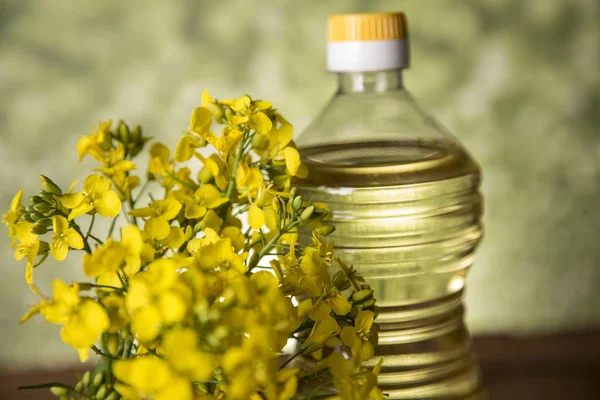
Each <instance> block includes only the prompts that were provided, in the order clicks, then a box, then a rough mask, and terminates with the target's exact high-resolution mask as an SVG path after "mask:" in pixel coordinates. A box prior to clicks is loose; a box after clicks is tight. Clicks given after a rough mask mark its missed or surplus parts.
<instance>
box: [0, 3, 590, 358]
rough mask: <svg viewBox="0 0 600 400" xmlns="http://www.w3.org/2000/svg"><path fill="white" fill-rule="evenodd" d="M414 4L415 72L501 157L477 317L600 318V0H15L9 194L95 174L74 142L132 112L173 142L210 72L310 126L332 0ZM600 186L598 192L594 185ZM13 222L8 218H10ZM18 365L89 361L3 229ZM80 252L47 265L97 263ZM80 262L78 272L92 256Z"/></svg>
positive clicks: (452, 121)
mask: <svg viewBox="0 0 600 400" xmlns="http://www.w3.org/2000/svg"><path fill="white" fill-rule="evenodd" d="M388 10H404V11H406V13H407V16H408V21H409V30H410V35H411V36H410V39H411V42H412V65H413V67H412V68H411V69H410V70H408V71H407V73H406V83H407V86H408V87H409V89H411V90H412V91H413V93H415V94H416V96H417V97H418V98H419V99H420V100H421V103H422V104H423V105H424V106H425V107H427V108H428V109H430V110H431V111H432V112H433V113H434V115H436V116H438V118H439V119H440V120H441V121H442V122H443V123H444V124H445V125H447V126H448V127H449V128H450V129H451V130H452V131H453V132H455V134H456V135H457V136H458V137H459V138H460V139H461V140H462V141H463V142H464V143H465V145H466V146H467V148H468V149H469V150H470V151H471V153H472V154H473V155H474V156H475V158H476V159H477V160H478V161H479V162H480V163H481V165H482V167H483V171H484V177H485V179H484V185H483V190H484V195H485V200H486V215H485V224H486V238H485V241H484V243H483V245H482V247H481V249H480V251H479V253H478V261H477V263H476V265H475V268H474V269H473V271H472V272H471V275H470V277H469V282H468V287H467V288H468V295H467V308H468V316H467V320H468V323H469V326H470V327H471V329H472V331H473V332H474V333H475V334H489V333H511V334H523V333H533V332H535V333H545V332H548V333H550V332H557V331H572V330H582V329H588V328H591V327H594V326H596V327H598V326H600V312H599V311H598V310H599V307H600V290H599V289H600V268H599V262H600V246H599V243H598V238H597V236H596V233H597V230H598V228H599V227H600V213H598V212H597V211H596V210H597V205H598V202H597V199H598V198H599V196H600V185H599V183H600V135H599V132H598V129H599V127H600V100H599V98H600V73H599V71H600V25H599V22H598V16H599V15H600V3H599V2H598V1H597V0H587V1H586V0H552V1H545V0H529V1H524V0H486V1H477V0H468V1H465V0H427V1H424V0H420V1H418V0H412V1H411V0H407V1H384V0H369V1H366V0H365V1H358V0H354V1H350V0H344V1H340V0H336V1H322V0H320V1H319V0H303V1H291V0H287V1H286V0H279V1H267V0H260V1H259V0H247V1H241V0H239V1H226V0H221V1H195V2H192V1H185V2H184V1H168V2H166V1H162V2H158V1H156V2H154V1H117V0H110V1H109V0H106V1H93V2H92V1H85V2H84V1H57V0H54V1H47V0H40V1H23V0H12V1H7V0H0V182H1V190H0V204H1V208H2V210H3V211H4V210H5V209H7V208H8V205H9V202H10V200H11V198H12V196H13V195H14V193H15V192H16V191H17V190H18V189H19V188H23V189H25V192H26V193H32V192H33V191H35V190H37V188H38V179H37V176H38V174H39V173H41V172H43V173H45V174H47V175H49V176H51V177H53V178H56V181H57V182H59V183H60V184H61V185H65V186H68V184H69V183H70V182H71V180H73V179H74V178H81V177H83V176H85V174H86V171H87V169H88V168H89V167H91V166H92V165H93V163H89V164H87V163H82V164H78V163H77V156H76V153H75V151H74V145H75V142H76V140H77V138H78V136H79V135H81V134H84V133H87V132H88V131H89V130H90V128H91V127H92V125H94V124H95V123H96V122H97V121H98V120H99V119H107V118H113V119H115V120H116V119H119V118H123V119H125V120H126V121H128V122H129V123H130V124H135V123H140V124H142V125H143V127H144V128H145V132H146V133H147V134H149V135H151V136H154V137H155V138H156V139H158V140H161V141H163V142H166V143H168V144H170V145H174V144H175V143H176V140H177V138H178V137H179V135H180V132H181V130H182V128H185V127H186V126H187V121H188V117H189V114H190V111H191V110H192V109H193V107H195V106H196V105H198V104H199V99H200V94H201V92H202V89H203V88H205V87H206V88H208V89H209V90H210V91H211V93H212V94H213V95H214V96H217V97H219V98H225V97H230V96H239V95H241V94H243V93H248V94H250V95H252V96H253V97H258V98H265V99H268V100H271V101H273V102H274V103H275V104H276V105H277V106H278V108H279V109H280V110H281V111H282V112H283V114H284V115H286V116H287V117H288V118H289V119H290V120H291V121H292V122H293V123H294V124H295V126H296V130H297V133H298V132H299V131H301V129H302V128H303V127H304V126H306V125H307V123H308V122H309V120H310V119H311V117H312V116H314V115H315V113H316V112H317V111H318V110H319V109H320V108H321V106H322V105H323V104H324V103H325V102H326V101H327V99H328V97H329V96H330V94H331V93H332V91H333V90H334V88H335V84H336V81H335V78H334V77H333V76H331V75H327V74H326V72H325V44H326V43H325V28H326V26H325V25H326V19H327V16H328V15H329V14H332V13H340V12H365V11H388ZM594 200H596V201H594ZM3 228H4V227H3ZM0 243H2V244H3V246H2V247H0V262H1V270H0V271H1V279H0V309H1V310H2V311H1V313H0V337H1V338H2V340H1V341H0V343H1V345H0V369H21V368H33V367H49V366H51V367H57V366H61V365H66V364H70V363H76V362H77V355H76V353H75V351H73V350H72V349H70V348H68V347H67V346H66V345H63V344H62V343H61V342H60V339H59V335H58V331H59V329H58V327H55V326H50V325H47V324H45V323H44V322H43V321H42V319H41V318H38V319H34V320H32V321H30V322H28V323H27V324H26V325H18V320H19V318H20V316H21V315H22V314H23V313H24V312H25V311H26V309H27V305H29V304H32V303H33V302H35V298H34V296H33V295H32V294H31V293H30V291H29V290H28V288H27V286H26V284H25V282H24V279H23V275H24V274H23V271H24V263H17V262H16V261H14V259H13V256H12V251H11V249H10V248H9V240H8V238H7V235H6V230H5V229H1V230H0ZM79 261H80V260H79V259H78V256H77V255H71V256H70V257H69V260H68V263H67V264H64V263H61V264H58V263H56V262H52V261H50V262H46V263H45V264H44V265H43V266H42V267H41V268H39V269H36V274H35V278H36V281H37V282H38V283H39V285H40V286H41V287H42V288H43V289H45V291H46V292H48V287H49V283H50V281H51V279H52V278H54V277H56V276H58V277H61V278H63V279H73V277H74V276H81V272H80V267H79V265H80V264H79ZM75 271H76V272H75Z"/></svg>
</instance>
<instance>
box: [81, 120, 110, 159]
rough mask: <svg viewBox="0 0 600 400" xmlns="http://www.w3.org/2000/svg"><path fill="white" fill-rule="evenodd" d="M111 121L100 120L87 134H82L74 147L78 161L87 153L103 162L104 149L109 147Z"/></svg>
mask: <svg viewBox="0 0 600 400" xmlns="http://www.w3.org/2000/svg"><path fill="white" fill-rule="evenodd" d="M111 125H112V121H111V120H110V119H109V120H108V121H100V122H99V123H98V126H96V127H94V129H93V130H92V132H91V133H90V135H89V136H82V137H81V138H80V139H79V141H78V142H77V145H76V149H77V152H78V153H79V161H82V160H83V159H84V157H85V156H86V155H87V154H89V155H90V156H92V157H94V158H95V159H96V160H98V161H100V162H103V159H104V151H105V150H109V149H110V148H111V137H110V128H111Z"/></svg>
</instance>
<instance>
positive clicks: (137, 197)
mask: <svg viewBox="0 0 600 400" xmlns="http://www.w3.org/2000/svg"><path fill="white" fill-rule="evenodd" d="M148 186H150V180H149V179H148V180H147V181H146V182H144V184H143V185H142V187H141V188H140V191H139V192H138V194H137V196H136V197H135V199H134V200H133V203H134V204H135V203H137V202H138V200H139V199H140V198H141V197H142V194H144V192H145V191H146V189H148Z"/></svg>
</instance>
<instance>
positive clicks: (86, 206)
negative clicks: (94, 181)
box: [69, 201, 94, 221]
mask: <svg viewBox="0 0 600 400" xmlns="http://www.w3.org/2000/svg"><path fill="white" fill-rule="evenodd" d="M93 209H94V206H93V205H92V204H91V203H88V202H87V201H83V202H81V203H80V204H79V205H78V206H77V207H75V208H73V209H72V210H71V212H70V213H69V221H72V220H73V219H75V218H77V217H79V216H81V215H83V214H87V213H89V212H90V211H92V210H93Z"/></svg>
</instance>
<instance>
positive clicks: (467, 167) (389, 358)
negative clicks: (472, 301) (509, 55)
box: [300, 140, 483, 399]
mask: <svg viewBox="0 0 600 400" xmlns="http://www.w3.org/2000/svg"><path fill="white" fill-rule="evenodd" d="M301 155H302V159H303V162H304V163H305V164H306V165H307V167H308V169H309V176H308V178H306V179H305V180H303V182H301V184H300V189H301V190H300V192H301V193H302V195H303V197H305V198H307V199H311V200H312V201H315V202H323V203H325V204H327V206H328V207H329V209H330V210H331V213H332V217H331V218H332V223H333V224H334V225H335V226H336V231H335V232H334V233H333V234H332V235H331V236H330V239H333V240H334V243H335V248H336V256H339V257H341V258H342V259H343V260H344V261H345V262H347V263H348V264H352V265H353V266H354V267H355V268H356V269H357V270H358V271H359V272H360V273H361V274H362V275H363V276H364V277H365V279H366V280H367V283H368V284H369V285H370V286H371V287H372V289H373V290H374V291H375V295H376V298H377V303H378V305H379V307H380V308H381V312H380V314H379V316H378V317H377V323H378V324H379V326H380V329H381V331H380V333H379V346H378V350H377V353H378V355H380V356H383V357H384V367H383V369H382V372H381V374H380V377H379V384H380V386H381V387H382V389H384V391H385V392H387V393H389V395H390V397H389V398H390V399H409V398H410V399H416V398H440V399H446V398H473V399H475V398H483V397H477V396H478V394H477V393H479V387H480V386H481V385H480V377H479V368H478V364H477V361H476V359H475V356H474V353H473V352H472V350H471V340H470V336H469V334H468V332H467V330H466V328H465V326H464V323H463V318H462V317H463V307H462V300H461V298H462V290H463V286H464V282H465V278H466V275H467V272H468V270H469V268H470V266H471V265H472V263H473V261H474V251H475V248H476V247H477V244H478V243H479V241H480V239H481V235H482V227H481V223H480V217H481V212H482V206H481V196H480V194H479V192H478V187H479V184H480V175H479V168H478V166H477V165H476V164H475V163H474V161H472V159H471V158H470V156H469V155H468V154H467V153H466V152H465V151H464V150H463V149H462V148H461V147H459V146H458V145H456V144H453V143H452V142H450V141H445V140H401V141H371V142H364V141H363V142H360V143H358V142H342V143H336V144H334V145H319V146H313V147H304V148H302V149H301ZM377 358H378V357H376V359H377ZM373 362H374V361H373ZM368 364H369V363H367V365H368ZM481 396H483V395H481Z"/></svg>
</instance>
